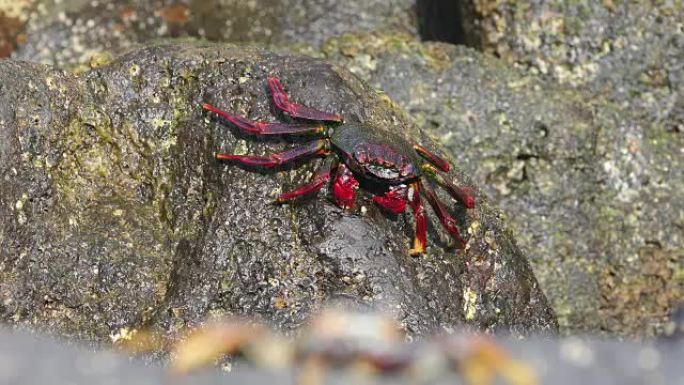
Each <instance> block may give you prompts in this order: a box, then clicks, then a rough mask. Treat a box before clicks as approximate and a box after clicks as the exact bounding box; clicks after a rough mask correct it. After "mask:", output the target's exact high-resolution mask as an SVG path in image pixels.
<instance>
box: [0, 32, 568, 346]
mask: <svg viewBox="0 0 684 385" xmlns="http://www.w3.org/2000/svg"><path fill="white" fill-rule="evenodd" d="M268 74H276V75H278V76H279V77H280V78H281V79H282V81H283V83H284V84H285V85H286V87H287V88H288V89H289V92H290V94H291V97H292V98H293V99H295V100H297V101H298V102H301V103H305V104H309V105H312V106H314V107H317V108H321V109H323V110H328V111H338V112H341V113H342V114H343V115H344V116H345V118H346V119H347V120H348V121H364V122H372V123H374V124H377V125H387V126H393V127H396V130H397V131H398V132H403V133H405V134H406V135H408V136H410V137H413V138H417V139H418V140H420V141H421V142H423V143H426V144H431V143H432V142H431V141H430V139H429V138H427V137H426V136H425V135H424V134H423V133H422V132H420V131H418V130H416V129H415V128H414V126H413V125H411V124H410V123H409V122H408V120H407V118H406V116H404V115H403V114H402V112H401V111H400V110H399V109H397V108H396V107H395V106H394V105H392V104H391V103H390V102H389V101H388V100H387V99H386V98H385V97H383V96H382V95H378V94H376V93H375V92H373V91H372V90H371V89H369V88H368V87H367V86H365V85H364V84H363V83H361V82H359V81H358V80H357V78H356V77H354V76H352V75H351V74H350V73H349V72H347V71H344V70H342V69H340V68H339V67H334V66H331V65H330V64H327V63H326V62H323V61H319V60H315V59H311V58H304V57H295V56H283V55H276V54H273V53H268V52H265V51H259V50H256V49H249V48H239V47H234V46H216V45H202V46H199V45H158V46H150V47H147V48H145V49H141V50H137V51H132V52H130V53H128V54H127V55H125V56H123V57H121V58H119V59H117V60H115V61H113V62H112V63H111V64H109V65H105V66H99V67H96V68H94V69H92V70H91V71H89V72H87V73H84V74H82V75H80V76H72V75H67V74H65V73H64V72H61V71H59V70H55V69H52V68H49V67H45V66H41V65H37V64H28V63H25V62H16V61H11V60H6V61H2V62H0V77H2V78H3V79H9V81H7V82H4V83H3V84H2V86H1V88H0V128H1V131H0V165H1V166H0V175H1V177H0V188H1V189H0V191H1V192H2V193H1V194H0V218H2V220H1V222H0V297H1V298H3V302H2V304H0V305H1V306H0V319H2V320H3V321H4V322H10V323H14V324H26V325H32V326H37V327H45V328H48V329H51V330H56V331H59V332H60V333H62V334H66V335H74V336H78V337H81V338H87V339H93V340H106V339H108V338H113V339H116V338H119V337H120V336H121V335H122V334H125V333H127V332H128V331H130V330H131V329H132V328H138V327H142V326H150V327H160V328H162V329H164V330H166V331H170V332H173V331H176V330H179V329H183V328H184V327H185V326H187V325H189V324H196V323H197V322H200V321H201V320H203V319H205V317H207V316H210V315H221V314H250V315H256V316H261V317H263V318H265V319H266V320H268V321H270V322H272V323H273V324H275V325H276V326H278V327H279V328H280V329H283V330H288V329H292V328H296V327H298V326H299V325H300V324H301V323H302V322H303V321H304V320H305V318H306V316H307V314H309V313H310V311H311V310H312V309H316V308H318V307H319V306H320V305H321V304H322V303H323V302H324V301H327V300H329V299H335V298H338V299H339V298H342V299H346V300H347V301H349V302H353V303H356V304H357V305H358V306H370V307H375V308H380V309H389V310H390V311H391V312H392V313H393V314H394V315H395V317H397V319H399V320H400V321H401V322H402V325H403V326H404V328H405V329H406V330H407V331H409V332H410V333H411V334H421V333H423V332H426V331H429V330H435V329H440V328H451V327H455V326H457V325H463V324H465V325H470V326H472V327H475V328H480V329H487V330H499V329H503V330H511V331H515V332H520V333H528V332H547V331H549V332H553V331H554V330H555V329H556V323H555V316H554V315H553V312H552V311H551V309H550V308H549V307H548V305H547V303H546V299H545V297H544V295H543V294H542V292H541V291H540V289H539V287H538V285H537V282H536V280H535V278H534V276H533V274H532V271H531V269H530V268H529V265H528V263H527V261H526V259H525V256H524V254H522V253H521V252H520V251H519V250H518V248H517V247H516V245H515V243H514V241H513V238H512V236H511V235H510V233H509V232H508V231H506V230H505V226H504V221H503V219H502V218H501V216H500V214H499V213H498V212H497V211H496V210H493V209H492V208H491V207H490V206H489V204H488V203H487V201H486V199H484V197H481V196H480V197H478V204H477V207H476V208H475V209H474V210H470V211H469V212H465V211H464V210H463V209H458V210H457V212H456V217H457V218H458V221H459V223H460V227H461V228H462V229H463V230H464V231H465V232H466V233H467V234H470V235H469V237H470V240H469V243H468V248H467V250H466V251H456V250H453V249H449V248H447V247H446V244H445V241H444V240H445V239H446V238H445V237H444V234H442V231H441V229H440V227H439V226H438V222H436V220H435V218H434V217H432V216H431V217H430V218H431V221H430V223H431V225H430V229H431V230H430V231H429V248H428V251H427V253H426V255H425V256H422V257H419V258H412V257H410V256H409V255H408V247H409V243H410V240H411V235H412V231H413V230H412V228H413V224H412V218H411V216H410V214H405V215H401V216H399V217H398V218H395V219H393V218H387V217H386V216H385V215H383V214H382V213H381V212H380V211H379V209H377V208H376V207H375V206H374V205H373V204H372V202H371V201H370V197H369V196H368V194H361V195H362V197H361V199H360V201H359V206H358V207H363V209H359V210H357V211H355V212H353V213H348V212H344V211H342V210H340V209H339V208H337V207H336V206H335V205H334V204H332V202H331V201H330V198H329V197H328V193H327V192H322V193H320V194H318V195H317V196H316V197H315V198H312V199H310V200H308V201H305V202H301V203H298V204H294V205H284V206H277V205H273V204H272V203H271V202H272V200H273V198H274V197H275V195H276V194H277V193H279V192H281V191H283V190H286V189H291V188H292V187H294V186H296V185H298V184H301V183H303V182H305V181H306V180H308V178H309V177H310V174H311V172H312V170H313V169H314V168H315V167H316V165H318V164H319V162H318V161H313V162H310V163H307V164H304V165H302V166H301V167H297V168H295V169H294V170H291V171H284V172H275V173H257V172H251V171H249V170H244V169H241V168H239V167H235V166H231V165H227V164H222V163H219V162H217V161H216V160H214V158H213V154H214V153H215V152H216V151H219V150H220V151H225V152H250V153H257V154H259V153H264V152H266V151H274V150H276V149H282V148H284V147H285V146H286V145H285V144H282V143H279V142H271V141H266V142H264V141H259V140H254V138H251V137H246V136H244V135H241V134H239V133H238V132H236V131H235V130H233V129H231V128H230V127H227V126H226V125H223V124H220V123H219V122H217V121H215V120H213V119H209V117H207V116H206V115H205V114H203V113H202V110H201V108H200V104H201V103H202V102H204V101H206V102H210V103H213V104H215V105H218V106H219V107H222V108H225V109H226V110H229V111H233V112H235V113H237V114H242V115H246V116H249V117H250V118H253V119H264V120H276V118H277V117H276V116H274V111H273V109H272V106H271V104H270V101H269V95H268V93H267V88H266V81H265V79H266V76H267V75H268ZM437 148H438V147H437ZM451 176H452V177H454V178H455V179H456V180H458V181H459V183H462V184H466V185H467V184H469V182H468V181H469V179H468V178H467V177H466V176H465V175H463V174H462V173H461V172H456V171H454V172H453V173H452V175H451ZM445 199H446V197H445Z"/></svg>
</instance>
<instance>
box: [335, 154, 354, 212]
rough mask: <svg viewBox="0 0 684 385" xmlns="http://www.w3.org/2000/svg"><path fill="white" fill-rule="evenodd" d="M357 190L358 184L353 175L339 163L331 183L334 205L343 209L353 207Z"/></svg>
mask: <svg viewBox="0 0 684 385" xmlns="http://www.w3.org/2000/svg"><path fill="white" fill-rule="evenodd" d="M358 188H359V182H358V181H357V180H356V178H354V174H352V172H351V171H350V170H349V168H347V166H346V165H345V164H344V163H340V165H339V166H338V167H337V173H336V175H335V181H334V182H333V197H334V198H335V203H336V204H337V205H338V206H340V207H341V208H343V209H351V208H352V206H354V200H355V199H356V190H357V189H358Z"/></svg>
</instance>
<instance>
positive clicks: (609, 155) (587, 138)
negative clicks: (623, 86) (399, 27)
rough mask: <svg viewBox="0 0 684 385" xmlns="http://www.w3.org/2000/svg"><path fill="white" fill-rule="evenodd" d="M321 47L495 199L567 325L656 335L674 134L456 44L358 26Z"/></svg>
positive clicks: (676, 196) (683, 187)
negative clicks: (438, 145) (432, 140)
mask: <svg viewBox="0 0 684 385" xmlns="http://www.w3.org/2000/svg"><path fill="white" fill-rule="evenodd" d="M324 52H325V57H327V58H328V59H329V60H332V61H334V62H337V63H340V64H341V65H343V66H345V67H346V68H348V69H349V70H350V71H351V72H353V73H355V74H357V75H358V76H360V77H361V78H362V79H364V80H366V81H367V82H369V84H371V85H373V86H375V87H377V88H378V89H382V90H384V91H385V92H387V94H388V95H389V96H390V97H391V98H392V100H395V101H396V102H397V103H398V104H400V105H401V106H402V107H403V108H405V109H406V110H407V111H409V113H410V115H411V116H412V117H414V118H415V120H416V122H417V123H418V124H419V125H420V126H421V127H422V128H423V129H424V130H426V131H427V132H429V133H431V134H433V135H435V136H436V137H438V138H439V139H440V140H441V142H442V143H443V144H444V145H446V146H447V148H448V149H449V151H450V153H451V154H453V155H454V157H456V159H457V160H458V165H459V166H461V167H463V168H464V169H465V170H466V171H467V172H468V173H469V174H470V175H472V176H473V178H474V179H475V180H476V181H477V184H479V185H480V186H482V187H483V189H484V191H485V192H486V195H488V196H489V197H491V198H492V199H493V200H494V201H496V202H497V203H498V204H499V205H500V207H501V208H502V210H503V211H504V212H506V216H507V219H508V220H509V221H510V222H511V223H512V224H513V228H514V229H515V234H516V238H517V240H518V241H519V243H520V245H521V247H522V248H523V249H524V250H525V251H526V252H527V253H528V255H529V256H530V259H531V263H532V265H533V268H534V270H535V273H536V274H537V277H538V279H539V280H540V283H541V286H542V288H543V290H544V292H545V293H546V294H547V296H548V297H549V299H550V301H551V302H552V303H553V308H554V309H555V311H556V312H557V314H558V317H559V322H560V325H561V327H562V328H563V329H564V330H565V331H566V332H571V331H583V332H592V333H596V332H600V331H605V332H608V333H610V334H618V335H629V336H649V335H653V334H657V333H660V332H662V330H663V327H664V325H665V324H666V321H667V319H668V316H669V315H670V314H671V313H672V312H673V309H674V307H675V306H676V305H677V303H679V302H681V301H682V300H684V173H682V172H681V170H682V169H684V163H683V159H684V157H683V156H682V155H683V154H684V153H683V152H682V151H683V150H682V149H684V136H682V134H681V133H678V132H674V131H671V130H668V129H667V128H666V127H664V126H663V125H662V124H659V122H657V121H655V122H654V121H653V120H651V119H648V118H647V117H644V116H643V115H641V114H639V113H634V112H633V111H626V110H625V109H624V108H623V106H622V105H621V104H620V103H616V102H613V101H611V100H610V99H606V98H605V97H603V95H601V94H598V95H597V94H593V93H592V92H589V91H586V90H584V91H583V90H579V89H576V90H574V89H572V88H565V87H561V86H558V85H555V84H554V83H553V82H547V81H543V80H542V79H540V78H539V77H538V76H535V75H532V74H530V73H529V72H527V71H519V70H515V69H512V68H511V67H509V66H507V65H505V63H503V62H502V61H499V60H496V59H493V58H491V57H488V56H486V55H482V54H480V53H478V52H476V51H474V50H470V49H466V48H462V47H455V46H450V45H446V44H436V43H435V44H433V43H430V44H424V43H420V42H417V41H415V40H413V39H412V38H411V37H407V36H404V37H401V36H397V35H388V34H354V35H346V36H344V37H342V38H339V39H332V40H331V41H329V42H328V44H327V45H326V46H325V47H324Z"/></svg>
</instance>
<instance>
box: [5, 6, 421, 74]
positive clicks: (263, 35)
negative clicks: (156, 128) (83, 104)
mask: <svg viewBox="0 0 684 385" xmlns="http://www.w3.org/2000/svg"><path fill="white" fill-rule="evenodd" d="M412 5H413V1H412V0H392V1H386V0H366V1H336V0H325V1H320V0H315V1H313V0H255V1H243V0H229V1H216V0H210V1H207V0H189V1H184V2H178V1H176V0H146V1H132V0H127V1H94V2H93V1H83V0H64V1H59V2H57V1H45V2H41V3H40V4H39V5H38V6H36V7H33V8H32V9H30V10H26V11H25V12H24V14H25V18H26V19H27V23H26V26H25V27H24V36H25V42H24V43H23V44H22V45H20V46H19V47H18V49H17V51H16V52H15V53H14V57H15V58H17V59H24V60H31V61H37V62H41V63H45V64H51V65H57V66H60V67H74V66H77V65H82V64H87V63H88V62H89V61H90V60H91V57H92V56H94V55H95V56H96V57H97V59H96V60H101V59H100V58H99V57H100V56H102V55H109V54H111V53H113V52H114V53H115V52H117V51H119V50H121V49H125V48H130V47H131V46H133V45H135V44H139V43H144V42H146V41H149V40H151V39H155V38H167V37H195V38H206V39H208V40H213V41H229V42H253V43H261V44H274V45H284V44H293V43H295V44H303V45H311V46H318V45H320V44H321V43H322V42H323V41H325V40H326V39H328V38H330V37H333V36H337V35H340V34H342V33H345V32H351V31H367V30H373V29H378V28H380V29H382V28H398V29H401V30H404V31H407V32H408V31H410V32H412V33H416V27H415V18H414V17H413V16H412V15H413V13H412V11H411V7H412Z"/></svg>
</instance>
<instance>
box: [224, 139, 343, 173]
mask: <svg viewBox="0 0 684 385" xmlns="http://www.w3.org/2000/svg"><path fill="white" fill-rule="evenodd" d="M329 148H330V145H329V141H328V139H321V140H316V141H313V142H309V143H306V144H304V145H302V146H299V147H295V148H292V149H289V150H286V151H283V152H279V153H276V154H270V155H265V156H255V155H233V154H216V159H220V160H233V161H236V162H239V163H242V164H244V165H247V166H259V167H267V168H271V167H276V166H281V165H284V164H287V163H290V162H293V161H295V160H298V159H301V158H304V157H307V156H313V155H327V154H328V152H329V150H328V149H329Z"/></svg>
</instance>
